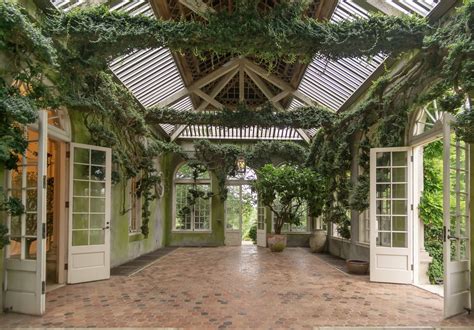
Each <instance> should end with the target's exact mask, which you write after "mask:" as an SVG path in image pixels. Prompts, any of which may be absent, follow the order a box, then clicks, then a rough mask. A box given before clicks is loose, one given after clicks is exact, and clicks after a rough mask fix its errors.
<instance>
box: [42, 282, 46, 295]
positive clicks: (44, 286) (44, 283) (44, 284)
mask: <svg viewBox="0 0 474 330" xmlns="http://www.w3.org/2000/svg"><path fill="white" fill-rule="evenodd" d="M45 293H46V282H45V281H43V282H41V294H45Z"/></svg>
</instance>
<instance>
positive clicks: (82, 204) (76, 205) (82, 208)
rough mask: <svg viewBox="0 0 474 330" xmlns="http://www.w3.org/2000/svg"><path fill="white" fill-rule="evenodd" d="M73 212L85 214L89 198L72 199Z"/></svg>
mask: <svg viewBox="0 0 474 330" xmlns="http://www.w3.org/2000/svg"><path fill="white" fill-rule="evenodd" d="M72 211H73V212H81V213H87V212H89V198H87V197H74V198H73V208H72Z"/></svg>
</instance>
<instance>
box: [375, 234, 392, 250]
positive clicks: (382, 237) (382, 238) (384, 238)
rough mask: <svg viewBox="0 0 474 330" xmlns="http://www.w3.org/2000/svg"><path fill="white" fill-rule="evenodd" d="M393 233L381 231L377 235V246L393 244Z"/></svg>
mask: <svg viewBox="0 0 474 330" xmlns="http://www.w3.org/2000/svg"><path fill="white" fill-rule="evenodd" d="M390 236H391V233H390V232H388V233H385V232H379V237H377V246H385V247H390V246H391V237H390Z"/></svg>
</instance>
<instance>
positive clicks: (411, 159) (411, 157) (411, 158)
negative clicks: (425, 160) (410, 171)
mask: <svg viewBox="0 0 474 330" xmlns="http://www.w3.org/2000/svg"><path fill="white" fill-rule="evenodd" d="M410 161H411V162H412V163H413V155H411V156H410Z"/></svg>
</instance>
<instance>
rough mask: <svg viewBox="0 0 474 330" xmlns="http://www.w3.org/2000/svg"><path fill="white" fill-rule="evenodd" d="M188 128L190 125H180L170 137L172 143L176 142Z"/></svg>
mask: <svg viewBox="0 0 474 330" xmlns="http://www.w3.org/2000/svg"><path fill="white" fill-rule="evenodd" d="M186 127H188V125H178V127H176V129H175V130H174V131H173V133H171V136H170V140H171V142H173V141H174V140H176V139H177V138H178V137H179V136H180V135H181V133H183V131H184V130H185V129H186Z"/></svg>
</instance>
